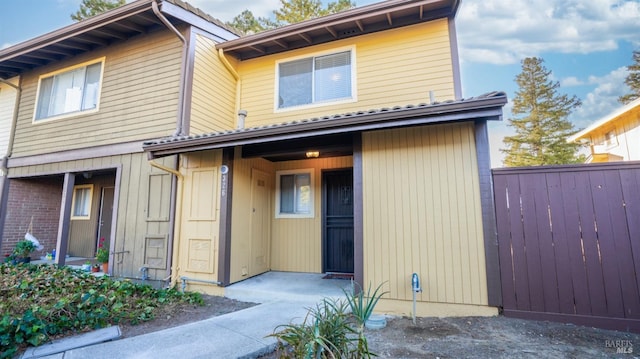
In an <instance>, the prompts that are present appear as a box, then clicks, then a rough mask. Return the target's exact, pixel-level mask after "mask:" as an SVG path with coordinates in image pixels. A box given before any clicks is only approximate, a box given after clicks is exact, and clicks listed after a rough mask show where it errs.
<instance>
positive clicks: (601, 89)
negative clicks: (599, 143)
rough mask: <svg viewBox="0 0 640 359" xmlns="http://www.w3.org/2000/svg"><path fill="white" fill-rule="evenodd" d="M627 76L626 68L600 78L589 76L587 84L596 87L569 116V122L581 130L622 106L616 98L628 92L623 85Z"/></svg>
mask: <svg viewBox="0 0 640 359" xmlns="http://www.w3.org/2000/svg"><path fill="white" fill-rule="evenodd" d="M627 74H628V70H627V68H626V67H620V68H617V69H615V70H613V71H611V72H609V73H608V74H606V75H604V76H601V77H597V76H589V79H588V81H589V83H590V84H595V85H596V87H595V89H594V90H593V91H591V92H589V93H588V94H587V96H586V97H585V98H584V99H583V100H582V106H581V107H580V108H579V109H577V110H576V111H575V112H574V113H573V114H572V115H571V117H570V119H571V121H572V122H573V123H574V124H575V125H576V126H577V127H578V128H583V127H586V126H588V125H590V124H591V123H593V122H595V121H597V120H598V119H600V118H602V117H604V116H606V115H608V114H609V113H611V112H613V111H615V110H616V109H617V108H618V107H620V106H622V105H621V104H620V103H619V102H618V97H620V96H621V95H624V94H626V93H628V92H629V88H628V87H627V85H625V83H624V80H625V78H626V77H627Z"/></svg>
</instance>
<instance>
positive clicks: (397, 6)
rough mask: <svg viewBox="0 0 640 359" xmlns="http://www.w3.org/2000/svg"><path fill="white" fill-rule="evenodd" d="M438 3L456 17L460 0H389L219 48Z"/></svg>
mask: <svg viewBox="0 0 640 359" xmlns="http://www.w3.org/2000/svg"><path fill="white" fill-rule="evenodd" d="M437 3H442V5H443V6H442V7H441V8H443V9H445V8H446V9H450V10H449V11H447V13H446V14H442V17H454V16H455V14H456V12H457V10H458V7H459V1H458V0H398V1H395V0H387V1H382V2H378V3H375V4H371V5H368V6H363V7H356V8H353V9H350V10H346V11H343V12H338V13H335V14H331V15H327V16H323V17H319V18H315V19H310V20H306V21H302V22H299V23H296V24H291V25H287V26H283V27H280V28H276V29H273V30H267V31H263V32H260V33H257V34H253V35H249V36H244V37H240V38H238V39H235V40H231V41H227V42H224V43H221V44H217V45H216V47H217V48H218V49H222V50H224V51H232V50H236V49H241V48H246V47H251V46H255V45H258V44H262V43H265V42H269V41H273V40H278V39H280V38H283V37H285V36H290V35H297V34H302V33H304V32H307V31H311V30H315V29H319V28H326V27H332V26H335V25H338V24H343V23H345V22H352V21H357V20H361V19H363V18H367V17H372V16H378V15H381V14H385V13H387V12H389V11H391V10H394V11H397V10H403V9H407V8H413V7H417V6H424V5H433V4H437Z"/></svg>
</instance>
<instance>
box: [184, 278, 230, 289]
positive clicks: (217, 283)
mask: <svg viewBox="0 0 640 359" xmlns="http://www.w3.org/2000/svg"><path fill="white" fill-rule="evenodd" d="M180 280H181V281H182V293H184V291H185V289H187V281H189V282H199V283H207V284H215V285H218V286H221V285H222V282H218V281H217V280H205V279H196V278H189V277H184V276H182V277H180Z"/></svg>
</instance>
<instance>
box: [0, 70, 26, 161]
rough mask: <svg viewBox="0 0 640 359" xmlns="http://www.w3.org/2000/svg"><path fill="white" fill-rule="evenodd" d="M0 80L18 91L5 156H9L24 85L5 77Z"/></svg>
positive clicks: (11, 151)
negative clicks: (21, 85)
mask: <svg viewBox="0 0 640 359" xmlns="http://www.w3.org/2000/svg"><path fill="white" fill-rule="evenodd" d="M19 81H20V82H22V78H20V80H19ZM0 82H2V83H3V84H6V85H9V86H11V87H13V88H14V89H16V92H17V93H18V95H17V96H16V103H15V104H14V108H13V118H12V119H11V129H10V130H9V131H10V132H9V143H8V144H7V153H6V154H5V157H6V158H9V157H11V154H12V153H13V140H14V138H15V132H16V125H17V124H18V110H19V109H20V99H21V98H22V87H20V86H19V85H15V84H12V83H11V82H9V81H7V80H5V79H0ZM5 165H6V162H3V167H2V170H3V171H5V170H6V167H4V166H5Z"/></svg>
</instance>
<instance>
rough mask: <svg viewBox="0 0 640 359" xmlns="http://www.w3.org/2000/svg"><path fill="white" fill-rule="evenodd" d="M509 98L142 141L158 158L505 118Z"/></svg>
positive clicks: (494, 94) (487, 96)
mask: <svg viewBox="0 0 640 359" xmlns="http://www.w3.org/2000/svg"><path fill="white" fill-rule="evenodd" d="M506 103H507V96H506V94H505V93H504V92H490V93H486V94H484V95H480V96H476V97H471V98H467V99H460V100H452V101H445V102H436V103H432V104H426V103H422V104H418V105H406V106H395V107H391V108H380V109H373V110H367V111H356V112H349V113H344V114H336V115H328V116H323V117H316V118H309V119H302V120H296V121H290V122H283V123H279V124H272V125H266V126H259V127H251V128H241V129H234V130H228V131H221V132H211V133H206V134H198V135H190V136H175V137H167V138H161V139H157V140H153V141H146V142H144V144H143V148H144V150H145V151H146V152H148V154H149V158H157V157H163V156H168V155H173V154H178V153H185V152H192V151H202V150H208V149H216V148H225V147H231V146H238V145H248V144H258V143H267V142H276V141H282V140H291V139H299V138H305V137H314V136H321V135H332V134H341V133H353V132H360V131H365V130H376V129H386V128H394V127H405V126H416V125H423V124H430V123H442V122H455V121H471V120H475V119H488V120H500V119H501V116H502V106H504V105H505V104H506ZM250 115H251V114H249V116H250Z"/></svg>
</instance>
